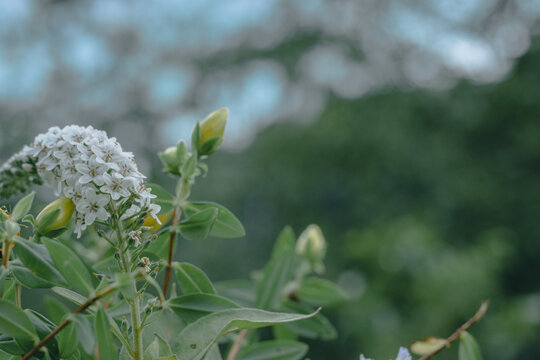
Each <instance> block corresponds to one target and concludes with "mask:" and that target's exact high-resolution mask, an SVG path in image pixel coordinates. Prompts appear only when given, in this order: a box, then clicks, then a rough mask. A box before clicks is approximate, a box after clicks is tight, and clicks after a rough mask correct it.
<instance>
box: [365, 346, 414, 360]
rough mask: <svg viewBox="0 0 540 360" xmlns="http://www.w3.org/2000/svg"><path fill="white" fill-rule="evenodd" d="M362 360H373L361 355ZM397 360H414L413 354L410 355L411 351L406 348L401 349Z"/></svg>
mask: <svg viewBox="0 0 540 360" xmlns="http://www.w3.org/2000/svg"><path fill="white" fill-rule="evenodd" d="M360 360H372V359H368V358H366V357H364V355H363V354H360ZM396 360H412V358H411V354H409V350H407V349H406V348H404V347H400V348H399V352H398V355H397V358H396Z"/></svg>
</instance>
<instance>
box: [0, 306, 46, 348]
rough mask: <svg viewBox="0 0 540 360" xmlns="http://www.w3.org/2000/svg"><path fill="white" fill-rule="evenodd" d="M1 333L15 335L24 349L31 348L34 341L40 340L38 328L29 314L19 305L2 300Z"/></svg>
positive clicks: (0, 308)
mask: <svg viewBox="0 0 540 360" xmlns="http://www.w3.org/2000/svg"><path fill="white" fill-rule="evenodd" d="M0 333H2V334H7V335H9V336H11V337H13V338H14V339H15V340H16V341H17V342H18V343H19V345H23V347H24V348H25V349H24V350H27V349H30V348H31V347H32V345H33V343H34V342H36V341H39V338H38V336H37V332H36V328H35V327H34V325H33V324H32V322H31V321H30V319H29V318H28V315H26V314H25V313H24V311H22V309H21V308H19V307H18V306H17V305H15V304H13V303H11V302H9V301H6V300H0Z"/></svg>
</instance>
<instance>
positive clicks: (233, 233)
mask: <svg viewBox="0 0 540 360" xmlns="http://www.w3.org/2000/svg"><path fill="white" fill-rule="evenodd" d="M212 208H214V209H217V210H218V214H217V217H216V222H215V223H214V226H212V229H211V230H210V235H211V236H215V237H221V238H237V237H242V236H244V235H246V231H245V230H244V226H242V223H241V222H240V221H239V220H238V219H237V218H236V216H234V214H233V213H232V212H230V211H229V210H228V209H227V208H225V207H224V206H222V205H219V204H216V203H212V202H202V201H201V202H187V203H186V204H185V205H184V207H183V208H182V209H183V210H184V213H185V214H186V215H187V216H191V215H193V214H195V213H197V212H199V211H202V210H205V209H212Z"/></svg>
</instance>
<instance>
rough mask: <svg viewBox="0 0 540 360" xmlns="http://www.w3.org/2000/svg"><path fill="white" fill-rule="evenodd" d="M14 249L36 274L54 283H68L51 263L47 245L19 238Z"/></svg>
mask: <svg viewBox="0 0 540 360" xmlns="http://www.w3.org/2000/svg"><path fill="white" fill-rule="evenodd" d="M14 249H15V252H16V254H17V257H18V258H19V259H20V260H21V262H22V263H23V264H24V265H25V266H26V267H27V268H28V269H30V270H31V271H32V272H33V273H34V274H36V275H37V276H39V277H41V278H43V279H45V280H47V281H50V282H52V283H54V284H57V285H67V284H66V281H65V279H64V277H63V276H62V274H60V272H59V271H58V270H56V268H55V267H54V266H53V265H52V264H51V262H52V260H51V259H50V256H49V253H48V252H47V249H46V248H45V246H43V245H40V244H36V243H33V242H30V241H28V240H24V239H20V238H19V239H18V240H17V242H16V244H15V248H14Z"/></svg>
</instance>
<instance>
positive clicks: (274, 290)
mask: <svg viewBox="0 0 540 360" xmlns="http://www.w3.org/2000/svg"><path fill="white" fill-rule="evenodd" d="M294 244H295V237H294V233H293V231H292V229H291V228H289V227H287V228H285V229H284V230H283V231H282V232H281V233H280V235H279V236H278V239H277V241H276V244H275V245H274V249H273V252H272V258H271V259H270V261H269V262H268V263H267V264H266V266H265V268H264V271H263V278H262V280H261V281H259V283H258V284H257V307H258V308H261V309H271V308H272V307H273V306H274V305H276V304H277V302H278V300H279V299H280V297H281V296H282V295H283V294H282V291H283V287H284V286H285V284H287V283H288V282H289V281H290V280H292V279H293V277H294V270H295V263H296V253H295V252H294Z"/></svg>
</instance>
